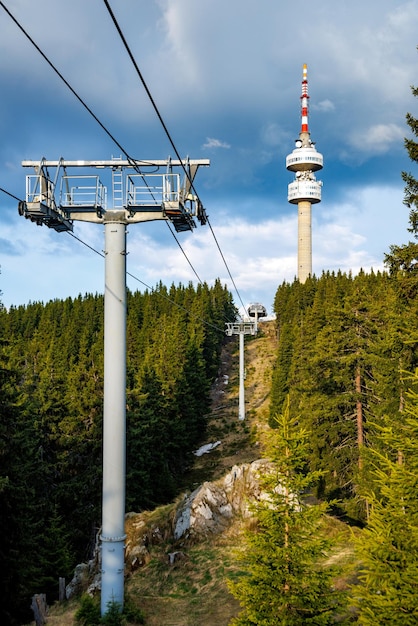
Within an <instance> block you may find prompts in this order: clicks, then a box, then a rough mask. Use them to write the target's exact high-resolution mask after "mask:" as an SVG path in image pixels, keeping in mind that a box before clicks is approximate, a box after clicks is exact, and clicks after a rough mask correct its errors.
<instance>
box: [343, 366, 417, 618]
mask: <svg viewBox="0 0 418 626" xmlns="http://www.w3.org/2000/svg"><path fill="white" fill-rule="evenodd" d="M410 384H411V389H410V391H409V392H408V394H407V402H406V405H405V408H404V411H405V413H406V415H407V417H406V419H405V420H404V421H403V422H402V423H397V422H394V423H393V424H392V425H391V426H390V425H385V426H382V427H381V428H380V435H379V437H380V442H381V446H380V451H379V450H378V449H376V448H373V449H368V450H367V451H366V454H365V463H368V465H369V467H370V472H371V475H372V477H373V479H374V485H373V486H374V488H373V489H369V490H368V491H366V492H365V495H366V497H367V499H368V500H369V502H370V504H371V513H370V518H369V522H368V526H367V528H366V529H365V530H364V531H363V533H362V535H361V537H360V538H359V540H358V544H357V550H358V555H359V557H360V559H361V561H362V570H361V573H360V583H359V584H358V585H356V586H355V587H353V590H352V594H353V604H354V605H355V606H357V608H358V610H359V623H360V624H362V625H363V626H375V625H376V624H379V625H382V626H383V625H385V624H387V626H397V625H398V624H399V626H401V625H402V626H413V625H415V624H417V623H418V604H417V596H418V510H417V504H416V503H417V499H418V393H417V389H418V372H417V371H415V374H414V375H413V376H412V377H411V381H410Z"/></svg>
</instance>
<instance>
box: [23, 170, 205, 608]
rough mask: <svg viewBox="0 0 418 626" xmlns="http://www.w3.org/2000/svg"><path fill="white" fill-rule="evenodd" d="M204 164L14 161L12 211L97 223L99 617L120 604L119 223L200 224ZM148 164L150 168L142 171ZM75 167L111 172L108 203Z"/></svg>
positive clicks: (122, 284) (61, 228) (41, 219)
mask: <svg viewBox="0 0 418 626" xmlns="http://www.w3.org/2000/svg"><path fill="white" fill-rule="evenodd" d="M209 164H210V162H209V160H208V159H200V160H191V159H185V160H182V161H180V160H177V161H172V160H171V159H167V160H146V161H137V160H135V161H134V160H133V159H129V160H122V159H121V158H119V159H111V160H108V161H106V160H104V161H66V160H64V159H60V160H59V161H47V160H46V159H42V160H41V161H23V162H22V166H23V167H33V168H34V170H35V174H33V175H29V176H27V177H26V199H25V201H21V202H19V207H18V210H19V214H20V215H22V216H23V217H26V218H27V219H30V220H31V221H32V222H35V223H36V224H38V225H40V226H42V225H46V226H48V227H49V228H53V229H54V230H56V231H57V232H65V231H72V230H73V222H74V221H76V220H78V221H84V222H93V223H95V224H102V225H103V226H104V232H105V250H104V253H105V255H104V256H105V290H104V391H103V396H104V398H103V494H102V529H101V536H100V540H101V556H102V589H101V613H102V615H104V614H105V613H106V612H107V611H108V609H109V605H110V603H112V602H115V603H117V604H118V605H119V606H120V607H121V608H123V599H124V598H123V597H124V571H125V568H124V565H125V558H124V557H125V554H124V551H125V538H126V535H125V476H126V299H127V298H126V255H127V251H126V234H127V228H128V226H129V225H130V224H136V223H139V222H149V221H153V220H166V221H167V220H168V221H170V222H171V223H172V224H173V226H174V228H175V230H176V231H177V232H180V231H187V230H192V229H193V228H195V226H196V224H195V220H194V218H196V219H197V220H198V221H199V222H200V223H201V224H202V225H203V224H205V223H206V221H207V217H206V212H205V209H204V208H203V206H202V204H201V202H200V200H199V198H198V197H197V196H196V195H194V194H195V192H194V187H193V180H194V177H195V175H196V172H197V169H198V167H199V166H201V165H204V166H207V165H209ZM148 168H152V169H151V172H150V173H148ZM80 169H81V171H82V172H83V170H86V169H87V170H88V171H89V172H91V169H95V170H96V171H97V170H100V172H101V176H103V175H106V174H108V173H109V171H111V182H110V183H109V184H110V185H111V188H112V201H113V202H112V206H111V207H110V208H109V207H108V189H107V186H106V185H105V184H103V182H102V180H101V178H100V177H99V176H98V175H97V174H93V175H92V174H90V173H89V174H85V173H84V174H83V173H82V174H80V173H79V172H80ZM74 170H75V171H76V172H77V173H76V174H74V173H72V172H73V171H74ZM179 170H180V172H181V174H179V173H178V171H179ZM51 172H54V174H55V175H54V177H52V175H51ZM183 173H184V180H182V174H183ZM109 195H110V194H109Z"/></svg>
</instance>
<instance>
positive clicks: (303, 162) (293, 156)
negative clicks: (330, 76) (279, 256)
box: [286, 64, 324, 282]
mask: <svg viewBox="0 0 418 626" xmlns="http://www.w3.org/2000/svg"><path fill="white" fill-rule="evenodd" d="M308 101H309V95H308V69H307V66H306V64H305V65H304V66H303V74H302V95H301V103H302V107H301V108H302V110H301V117H302V124H301V130H300V133H299V138H298V139H297V140H296V141H295V148H294V150H293V152H291V153H290V154H289V155H288V156H287V157H286V169H288V170H289V171H290V172H295V180H294V181H293V182H291V183H290V184H289V186H288V193H287V199H288V202H290V203H291V204H297V205H298V279H299V281H300V282H305V280H306V279H307V278H308V276H310V275H311V274H312V215H311V206H312V204H316V203H318V202H321V188H322V182H321V181H318V180H316V177H315V174H314V172H317V171H318V170H321V169H322V167H323V164H324V160H323V156H322V154H320V153H319V152H317V150H316V148H315V143H314V142H313V141H312V140H311V137H310V133H309V127H308Z"/></svg>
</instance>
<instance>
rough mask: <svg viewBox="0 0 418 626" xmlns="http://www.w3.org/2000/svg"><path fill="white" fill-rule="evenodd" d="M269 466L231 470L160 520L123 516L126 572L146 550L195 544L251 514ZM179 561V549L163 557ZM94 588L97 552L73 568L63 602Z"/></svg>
mask: <svg viewBox="0 0 418 626" xmlns="http://www.w3.org/2000/svg"><path fill="white" fill-rule="evenodd" d="M270 468H271V464H270V463H269V461H267V460H265V459H260V460H257V461H253V462H252V463H246V464H243V465H236V466H234V467H233V468H232V469H231V470H230V471H229V472H228V473H227V474H226V475H225V476H224V477H223V478H221V479H220V480H217V481H216V482H205V483H203V484H202V485H201V486H200V487H199V488H198V489H196V490H195V491H193V492H192V493H191V494H186V495H184V496H183V498H182V499H181V500H180V501H179V503H178V504H177V506H175V507H174V506H173V507H172V508H171V509H170V508H167V514H166V517H165V519H164V521H163V522H161V519H160V521H159V523H158V524H157V523H156V522H155V521H152V520H153V519H154V518H152V517H150V514H149V513H129V514H127V516H126V530H127V540H126V548H125V568H126V573H129V572H132V571H134V570H136V569H138V568H140V567H143V566H144V565H146V563H148V561H149V560H150V553H149V548H150V546H152V545H156V544H161V543H163V542H164V541H168V542H169V543H170V544H171V545H172V544H173V543H174V544H177V545H178V546H179V547H180V548H181V544H182V543H185V542H186V541H187V542H194V541H199V538H202V537H205V536H207V535H208V534H217V533H221V532H223V531H224V530H225V529H226V528H227V527H228V526H229V525H230V524H231V523H232V521H233V520H234V519H235V518H236V517H240V518H243V519H244V518H247V517H249V516H250V515H251V507H250V503H251V502H254V501H256V500H261V499H264V498H265V494H264V493H263V490H262V487H261V481H260V478H261V477H262V476H263V475H265V474H267V473H268V472H269V470H270ZM181 558H184V554H183V552H182V551H181V550H174V551H172V552H170V553H168V554H167V563H168V564H169V565H172V564H173V563H174V562H175V561H176V560H178V559H181ZM98 589H100V552H99V551H97V554H96V556H95V558H94V559H93V560H92V561H89V563H87V564H85V563H82V564H81V565H77V567H76V569H75V572H74V578H73V580H72V581H71V582H70V584H69V585H68V586H67V589H66V593H67V598H70V597H72V596H73V595H77V594H79V593H81V592H85V591H87V592H88V593H90V594H92V595H93V594H94V592H95V591H97V590H98Z"/></svg>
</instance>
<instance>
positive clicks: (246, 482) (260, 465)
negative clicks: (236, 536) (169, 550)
mask: <svg viewBox="0 0 418 626" xmlns="http://www.w3.org/2000/svg"><path fill="white" fill-rule="evenodd" d="M269 467H270V464H269V462H268V461H267V460H264V459H261V460H258V461H253V463H247V464H244V465H236V466H234V467H233V468H232V469H231V471H230V472H228V474H226V476H224V477H223V478H222V479H221V480H218V481H216V482H215V483H209V482H206V483H203V485H201V486H200V487H199V488H198V489H196V490H195V491H193V493H191V494H190V495H188V496H185V498H184V500H183V502H182V503H181V505H180V506H179V508H178V510H177V513H176V517H175V523H174V529H173V536H174V539H175V540H176V541H179V540H180V539H182V538H191V537H198V536H199V535H207V534H208V533H219V532H222V531H223V530H224V529H225V528H226V527H227V526H228V525H229V524H230V522H231V519H232V518H234V517H235V516H237V515H239V516H241V517H248V515H249V514H250V508H249V503H250V502H251V501H254V500H258V499H260V498H262V497H263V494H262V489H261V486H260V476H261V475H262V474H265V473H266V472H268V470H269Z"/></svg>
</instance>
